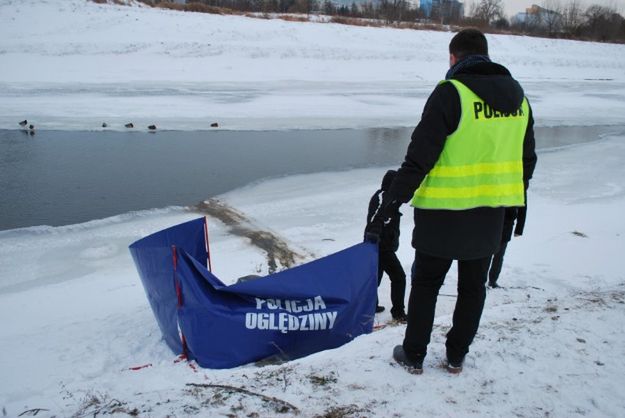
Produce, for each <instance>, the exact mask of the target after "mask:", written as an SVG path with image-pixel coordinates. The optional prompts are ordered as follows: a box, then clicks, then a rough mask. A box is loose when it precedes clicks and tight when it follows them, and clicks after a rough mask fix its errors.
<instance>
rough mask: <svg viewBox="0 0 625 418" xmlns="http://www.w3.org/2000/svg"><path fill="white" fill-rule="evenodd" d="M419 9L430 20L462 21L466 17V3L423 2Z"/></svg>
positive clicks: (430, 0)
mask: <svg viewBox="0 0 625 418" xmlns="http://www.w3.org/2000/svg"><path fill="white" fill-rule="evenodd" d="M419 8H420V9H421V11H422V12H423V15H424V16H425V17H427V18H428V19H440V20H460V19H462V18H463V17H464V3H462V2H460V1H458V0H421V1H420V2H419Z"/></svg>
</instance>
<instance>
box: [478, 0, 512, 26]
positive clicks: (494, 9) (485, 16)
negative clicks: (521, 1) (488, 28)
mask: <svg viewBox="0 0 625 418" xmlns="http://www.w3.org/2000/svg"><path fill="white" fill-rule="evenodd" d="M470 15H471V17H472V18H473V19H475V20H476V21H478V22H481V23H483V24H484V25H489V24H490V23H491V22H492V21H494V20H497V19H500V18H502V17H504V14H503V2H502V0H480V1H479V2H478V3H473V5H472V6H471V13H470Z"/></svg>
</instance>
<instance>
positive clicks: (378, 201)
mask: <svg viewBox="0 0 625 418" xmlns="http://www.w3.org/2000/svg"><path fill="white" fill-rule="evenodd" d="M396 174H397V172H396V171H394V170H389V171H388V172H387V173H386V175H385V176H384V178H383V179H382V187H381V188H380V189H378V190H377V191H376V192H375V193H374V194H373V196H371V200H369V210H368V212H367V224H369V223H370V222H372V221H373V217H374V216H376V215H380V214H381V212H380V211H383V212H384V218H385V219H384V220H383V221H384V222H385V223H384V229H383V230H382V234H381V236H380V247H379V248H380V251H392V252H395V251H397V249H398V248H399V224H400V220H401V213H400V212H399V208H398V207H396V206H392V207H391V206H386V205H385V204H386V203H388V201H387V200H386V199H385V197H386V196H384V194H385V193H386V191H387V190H388V188H389V187H390V185H391V183H392V182H393V179H394V177H395V175H396Z"/></svg>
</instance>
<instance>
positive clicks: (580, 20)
mask: <svg viewBox="0 0 625 418" xmlns="http://www.w3.org/2000/svg"><path fill="white" fill-rule="evenodd" d="M583 24H584V16H583V13H582V5H581V3H580V1H579V0H569V2H568V4H567V5H566V6H564V9H563V10H562V30H563V31H564V33H566V34H567V35H569V36H579V33H580V29H581V27H582V25H583Z"/></svg>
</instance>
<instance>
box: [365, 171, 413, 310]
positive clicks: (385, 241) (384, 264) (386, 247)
mask: <svg viewBox="0 0 625 418" xmlns="http://www.w3.org/2000/svg"><path fill="white" fill-rule="evenodd" d="M396 174H397V171H395V170H388V171H387V172H386V174H385V175H384V178H383V179H382V186H381V188H380V189H378V190H377V191H376V192H375V193H374V194H373V196H371V200H370V201H369V211H368V213H367V225H369V223H370V222H371V221H372V220H373V219H374V218H375V216H376V214H377V213H378V212H379V211H380V210H381V209H382V208H383V207H384V204H383V201H384V197H385V193H386V192H387V190H388V188H389V186H390V185H391V183H392V181H393V179H394V178H395V175H396ZM400 221H401V213H400V212H399V208H395V209H394V210H390V211H387V213H386V219H384V230H383V231H382V233H381V234H380V236H379V237H378V241H379V247H378V248H379V258H378V287H379V286H380V283H381V282H382V276H383V275H384V273H386V274H387V275H388V277H389V279H390V281H391V304H392V305H393V306H392V307H391V316H392V317H393V319H394V320H396V321H399V322H406V319H407V317H406V311H405V307H404V299H405V294H406V273H405V272H404V268H403V267H402V265H401V262H400V261H399V259H398V258H397V254H396V252H397V249H398V248H399V225H400ZM375 311H376V313H379V312H383V311H384V307H383V306H380V304H379V303H377V304H376V309H375Z"/></svg>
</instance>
